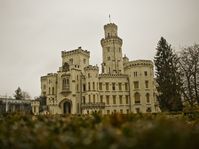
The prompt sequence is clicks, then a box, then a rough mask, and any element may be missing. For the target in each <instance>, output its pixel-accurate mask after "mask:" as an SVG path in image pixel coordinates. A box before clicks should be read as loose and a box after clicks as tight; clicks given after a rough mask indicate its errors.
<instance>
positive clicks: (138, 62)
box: [124, 60, 153, 69]
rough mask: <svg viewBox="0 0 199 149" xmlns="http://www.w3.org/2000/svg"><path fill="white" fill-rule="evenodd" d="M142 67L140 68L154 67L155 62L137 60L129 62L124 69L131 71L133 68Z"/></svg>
mask: <svg viewBox="0 0 199 149" xmlns="http://www.w3.org/2000/svg"><path fill="white" fill-rule="evenodd" d="M136 66H138V67H140V66H145V67H153V62H152V61H151V60H135V61H129V62H127V63H125V64H124V69H129V68H132V67H136Z"/></svg>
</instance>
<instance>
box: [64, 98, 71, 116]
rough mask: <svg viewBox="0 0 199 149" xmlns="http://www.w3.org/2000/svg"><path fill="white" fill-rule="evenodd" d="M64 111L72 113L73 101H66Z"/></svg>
mask: <svg viewBox="0 0 199 149" xmlns="http://www.w3.org/2000/svg"><path fill="white" fill-rule="evenodd" d="M63 113H64V114H70V113H71V103H70V102H69V101H65V102H64V104H63Z"/></svg>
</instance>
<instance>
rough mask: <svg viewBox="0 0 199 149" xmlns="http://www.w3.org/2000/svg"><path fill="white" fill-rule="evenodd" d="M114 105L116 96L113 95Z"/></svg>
mask: <svg viewBox="0 0 199 149" xmlns="http://www.w3.org/2000/svg"><path fill="white" fill-rule="evenodd" d="M113 104H116V96H115V95H113Z"/></svg>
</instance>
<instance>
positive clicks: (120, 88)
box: [118, 83, 122, 91]
mask: <svg viewBox="0 0 199 149" xmlns="http://www.w3.org/2000/svg"><path fill="white" fill-rule="evenodd" d="M118 85H119V90H120V91H121V90H122V83H119V84H118Z"/></svg>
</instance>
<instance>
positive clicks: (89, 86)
mask: <svg viewBox="0 0 199 149" xmlns="http://www.w3.org/2000/svg"><path fill="white" fill-rule="evenodd" d="M88 90H89V91H90V90H91V84H90V82H88Z"/></svg>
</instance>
